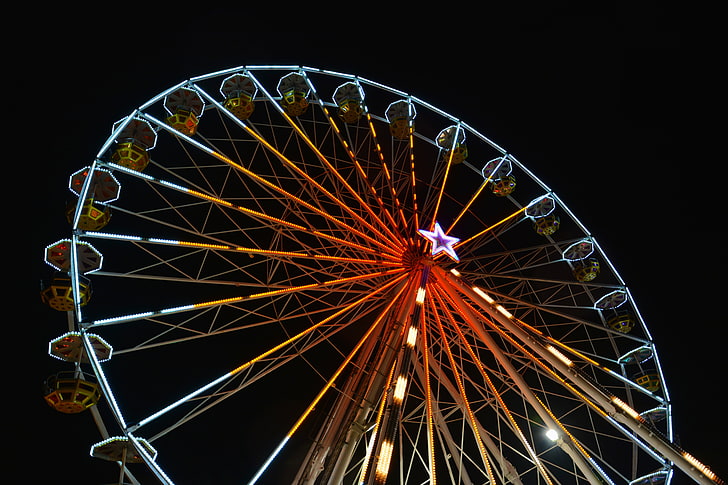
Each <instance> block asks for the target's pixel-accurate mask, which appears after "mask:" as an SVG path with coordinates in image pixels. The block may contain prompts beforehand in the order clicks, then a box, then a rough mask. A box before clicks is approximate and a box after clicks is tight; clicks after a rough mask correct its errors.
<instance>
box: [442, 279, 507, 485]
mask: <svg viewBox="0 0 728 485" xmlns="http://www.w3.org/2000/svg"><path fill="white" fill-rule="evenodd" d="M440 298H441V297H440V295H439V292H438V295H437V299H438V301H439V302H440V306H444V304H443V302H442V300H441V299H440ZM429 301H430V306H431V307H432V308H433V309H434V308H435V303H434V299H433V296H432V294H430V295H429ZM432 313H433V314H434V315H435V322H436V323H437V327H438V329H439V330H440V337H441V338H440V341H441V342H442V346H443V347H444V348H445V353H446V354H447V358H448V360H449V361H450V367H451V368H452V372H453V375H454V377H455V383H456V384H457V386H458V391H459V392H460V397H461V398H462V399H463V404H464V405H465V411H466V414H467V416H468V421H469V422H470V427H471V429H472V430H473V434H474V435H475V441H476V442H477V443H478V449H479V450H480V456H481V458H482V459H483V464H484V465H485V469H486V473H487V474H488V478H489V479H490V481H491V483H494V484H495V483H497V482H496V480H495V476H494V474H493V468H492V466H491V463H490V459H489V458H488V452H487V451H486V449H485V444H484V443H483V439H482V438H481V436H480V430H479V429H478V425H477V420H476V419H475V413H473V410H472V408H471V406H470V401H469V400H468V396H467V394H466V392H465V386H464V384H463V381H462V378H461V377H460V373H459V372H458V366H457V363H456V362H455V357H454V356H453V354H452V349H451V348H450V343H449V342H448V339H447V335H446V334H445V328H444V327H443V325H442V321H441V320H440V314H439V313H438V311H437V310H433V312H432ZM447 315H448V316H449V317H450V324H451V325H452V326H453V327H455V326H457V325H456V323H455V322H454V321H452V314H451V313H449V312H448V313H447Z"/></svg>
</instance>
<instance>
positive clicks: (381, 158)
mask: <svg viewBox="0 0 728 485" xmlns="http://www.w3.org/2000/svg"><path fill="white" fill-rule="evenodd" d="M364 116H366V119H367V123H369V131H370V132H371V133H372V137H373V138H374V140H375V144H374V145H375V147H376V150H377V154H378V155H379V163H380V164H381V166H382V170H383V171H384V176H385V178H386V180H387V186H388V187H389V190H390V192H391V194H392V200H393V201H394V205H395V208H394V209H395V212H397V213H398V214H399V217H400V219H402V225H403V227H404V228H405V229H406V228H407V219H406V218H405V216H404V209H403V208H402V205H401V204H400V201H399V197H397V191H396V190H395V188H394V184H392V177H391V174H390V173H389V169H388V168H387V163H386V161H385V160H384V154H383V153H382V147H381V145H380V144H379V141H378V140H377V132H376V130H375V129H374V121H373V120H372V116H371V114H370V113H369V109H368V108H367V107H366V106H364ZM380 203H381V202H380ZM387 214H389V211H387ZM389 217H390V219H391V215H390V216H389ZM392 222H394V221H392ZM415 227H417V226H415Z"/></svg>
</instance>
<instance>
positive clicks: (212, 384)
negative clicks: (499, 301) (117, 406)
mask: <svg viewBox="0 0 728 485" xmlns="http://www.w3.org/2000/svg"><path fill="white" fill-rule="evenodd" d="M405 277H406V275H400V276H399V277H397V278H394V279H392V280H391V281H389V282H387V283H385V284H383V285H380V286H379V287H378V288H377V289H376V290H374V291H372V292H371V293H368V294H366V295H364V296H363V297H361V298H359V299H357V300H355V301H353V302H351V303H350V304H348V305H346V306H345V307H344V308H342V309H340V310H338V311H337V312H335V313H333V314H331V315H329V316H328V317H326V318H323V319H322V320H320V321H318V322H317V323H315V324H313V325H311V326H310V327H308V328H306V329H304V330H302V331H301V332H299V333H297V334H296V335H293V336H292V337H290V338H288V339H286V340H284V341H283V342H281V343H279V344H277V345H275V346H273V347H271V348H270V349H268V350H266V351H265V352H263V353H261V354H259V355H258V356H256V357H254V358H253V359H251V360H249V361H247V362H245V363H244V364H242V365H240V366H238V367H236V368H234V369H232V370H231V371H230V372H227V373H226V374H223V375H221V376H220V377H218V378H217V379H214V380H212V381H210V382H209V383H207V384H205V385H204V386H202V387H200V388H198V389H197V390H195V391H193V392H191V393H189V394H187V395H186V396H184V397H182V398H181V399H179V400H177V401H175V402H173V403H172V404H170V405H168V406H166V407H165V408H163V409H161V410H159V411H157V412H156V413H153V414H151V415H150V416H148V417H147V418H144V419H142V420H141V421H139V422H138V423H137V424H136V425H134V426H130V427H129V430H130V431H136V430H137V429H139V428H140V427H142V426H144V425H146V424H149V423H150V422H152V421H154V420H155V419H157V418H159V417H160V416H163V415H164V414H166V413H168V412H170V411H172V410H173V409H175V408H177V407H178V406H181V405H182V404H184V403H186V402H188V401H189V400H191V399H193V398H195V397H197V396H199V395H200V394H202V393H204V392H206V391H207V390H209V389H211V388H212V387H215V386H217V385H218V384H220V383H222V382H224V381H226V380H228V379H230V378H232V377H234V376H235V375H237V374H240V373H241V372H243V371H244V370H246V369H248V368H250V367H251V366H252V365H253V364H255V363H256V362H259V361H261V360H263V359H265V358H267V357H269V356H271V355H272V354H274V353H276V352H278V351H279V350H281V349H283V348H285V347H286V346H288V345H290V344H292V343H294V342H296V341H298V340H300V339H301V338H303V337H305V336H306V335H309V334H310V333H311V332H313V331H314V330H316V329H318V328H320V327H321V326H323V325H326V324H327V323H329V322H331V321H332V320H334V319H335V318H338V317H340V316H341V315H343V314H345V313H346V312H348V311H350V310H352V309H353V308H355V307H357V306H358V305H360V304H362V303H364V302H365V301H367V300H368V299H370V298H373V297H374V296H375V295H377V294H378V293H382V292H384V291H385V290H387V289H389V288H391V287H392V286H394V285H395V284H397V283H398V282H400V281H402V280H403V279H404V278H405Z"/></svg>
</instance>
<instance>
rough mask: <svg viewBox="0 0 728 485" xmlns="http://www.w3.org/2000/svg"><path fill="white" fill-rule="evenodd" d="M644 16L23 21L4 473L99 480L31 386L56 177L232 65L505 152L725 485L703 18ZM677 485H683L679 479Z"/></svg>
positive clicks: (211, 13)
mask: <svg viewBox="0 0 728 485" xmlns="http://www.w3.org/2000/svg"><path fill="white" fill-rule="evenodd" d="M643 4H645V5H646V6H644V7H641V8H639V9H634V8H627V7H624V8H623V7H616V6H611V7H603V8H602V9H599V10H598V9H596V8H590V9H586V10H584V9H580V8H575V7H573V6H570V5H568V4H567V3H561V2H549V7H539V8H531V9H527V8H525V7H524V8H523V9H516V8H514V9H512V11H506V10H505V9H492V8H490V7H482V9H479V10H477V11H470V10H469V9H461V10H454V11H448V12H425V13H424V15H423V18H422V19H418V18H416V17H417V14H414V13H413V12H407V11H405V10H401V11H390V10H388V8H387V7H385V6H381V7H378V10H376V9H374V8H373V7H372V6H367V7H364V6H363V5H362V6H359V7H351V8H347V9H341V10H337V9H334V8H332V7H325V8H321V9H319V10H318V11H316V10H315V9H312V8H311V7H310V6H304V4H301V7H295V6H291V7H289V8H284V7H283V6H280V7H278V6H275V7H271V9H270V10H268V11H263V10H262V9H258V8H257V7H250V6H247V5H242V4H241V5H239V6H236V7H230V8H229V9H228V8H225V9H222V8H220V9H213V10H206V11H197V10H195V9H191V10H184V11H183V9H180V11H178V12H176V13H155V14H152V15H148V14H145V13H144V12H141V11H134V10H133V9H130V10H129V11H125V12H119V11H117V12H115V13H110V14H108V15H103V16H102V15H96V16H93V18H91V19H84V20H83V22H81V21H78V20H75V21H74V20H70V19H72V18H76V17H78V18H80V16H77V15H73V12H69V11H67V10H66V11H63V12H57V14H58V16H57V17H55V16H54V13H53V12H51V13H48V14H47V18H45V19H44V20H41V21H34V22H30V21H29V22H28V28H27V30H26V31H25V34H24V35H23V36H22V37H21V38H16V39H11V40H10V41H11V42H15V43H16V45H19V46H22V48H20V49H17V48H16V50H15V53H14V54H13V55H14V56H17V58H16V59H17V60H16V61H14V65H15V66H16V69H15V70H14V72H8V73H6V75H5V83H6V85H7V86H8V89H6V90H5V92H6V96H10V97H11V100H10V101H11V103H10V104H11V108H12V110H16V109H17V110H18V115H19V116H20V117H21V118H20V119H21V120H23V123H22V124H21V125H20V126H18V125H14V126H13V128H12V129H11V131H8V130H7V129H6V131H5V136H6V148H8V147H12V146H15V142H13V141H10V140H11V139H12V137H13V136H15V134H17V133H18V132H20V134H21V139H27V141H25V142H24V143H25V145H24V148H23V150H22V152H21V153H20V156H19V158H13V157H7V156H6V157H5V163H13V164H14V165H15V166H16V167H17V169H19V176H18V177H16V178H15V180H16V182H17V181H26V183H25V184H23V186H24V187H25V188H24V189H21V190H20V192H22V193H23V194H24V197H23V198H22V199H21V200H18V199H17V198H15V199H14V204H13V205H12V207H14V208H15V211H17V212H18V213H24V214H26V215H25V216H21V217H22V218H21V220H22V223H23V224H24V225H26V226H27V227H28V228H29V229H30V234H31V238H30V240H29V241H28V239H27V237H26V239H25V243H24V244H23V249H24V250H25V251H24V254H25V255H26V258H27V260H26V261H27V262H26V263H25V264H26V265H27V266H28V267H29V268H30V271H25V272H24V274H30V278H24V284H23V285H22V301H26V302H28V303H27V308H29V309H30V311H29V313H30V318H23V319H21V321H20V322H17V325H14V326H12V327H11V326H10V325H12V324H11V321H10V320H9V319H8V321H6V325H8V327H7V328H19V327H20V328H22V327H26V328H27V327H30V328H31V329H32V330H31V335H32V338H31V339H30V347H31V350H30V352H28V351H27V347H28V346H27V345H26V343H27V340H26V339H24V338H20V335H25V332H21V333H20V334H14V335H13V338H14V341H15V342H17V345H18V347H21V346H22V348H23V351H22V352H19V353H18V354H17V355H18V357H15V358H14V359H12V361H10V360H9V361H8V363H10V362H12V363H14V364H18V363H20V367H21V368H22V369H23V370H24V372H22V373H21V376H22V379H23V382H24V386H23V389H24V391H23V393H22V394H21V395H20V396H19V399H20V402H21V407H22V409H23V413H27V417H26V419H25V420H22V419H18V418H16V417H15V415H14V414H6V420H8V421H11V430H12V436H11V439H12V440H13V441H14V440H16V439H17V440H19V441H18V443H19V444H18V445H16V446H13V452H12V453H13V454H16V453H17V455H18V458H17V459H16V458H15V457H14V456H13V457H12V461H13V462H16V463H20V464H21V467H20V468H21V469H22V470H23V473H24V474H26V475H27V474H29V476H27V478H25V479H24V480H20V482H22V483H41V482H42V483H53V479H54V477H64V480H68V481H63V482H57V483H77V484H79V485H83V484H92V483H94V484H98V483H100V481H101V480H102V479H101V478H99V477H98V476H94V472H93V471H94V470H96V469H97V468H98V467H99V466H102V467H103V468H104V470H107V469H108V468H107V467H108V464H105V463H99V462H97V461H96V460H94V459H92V458H90V457H88V450H89V447H90V446H91V444H93V443H95V442H96V441H98V440H99V437H98V434H97V432H96V430H95V427H94V426H93V424H92V422H91V419H90V416H89V415H87V414H84V415H80V416H64V415H60V414H58V413H56V412H55V411H53V410H51V409H50V408H48V407H47V406H46V404H45V403H44V401H43V399H42V395H41V383H42V380H43V379H44V378H45V377H47V375H49V374H50V373H52V372H54V369H57V367H56V363H55V362H53V361H52V359H51V358H50V357H48V356H47V353H46V345H47V342H48V340H50V339H52V338H54V337H56V336H57V335H60V334H61V333H63V331H64V329H65V325H66V322H65V317H64V316H63V315H62V314H59V313H57V312H54V311H53V310H50V309H48V308H46V307H44V306H43V305H42V304H41V303H40V300H39V298H38V297H37V291H38V289H39V281H40V280H41V279H42V278H46V277H47V275H48V271H47V269H48V267H47V266H46V265H45V264H44V263H43V261H42V255H43V249H44V248H45V246H46V245H47V244H49V243H52V242H54V241H56V240H58V239H61V238H63V237H67V235H68V234H69V232H68V226H67V224H66V222H65V220H64V217H63V208H64V205H65V202H66V199H67V196H68V194H67V188H66V182H67V178H68V176H69V175H70V174H71V173H73V172H75V171H76V170H77V169H79V168H81V167H83V166H85V165H87V164H89V163H90V162H91V160H92V158H93V156H94V155H95V154H96V152H97V151H98V148H99V147H100V145H101V143H103V141H104V140H105V139H106V137H107V136H108V134H109V133H110V130H111V126H112V124H113V123H114V122H115V121H117V120H118V119H120V118H122V117H124V116H126V115H127V114H128V113H129V112H130V111H131V110H132V109H134V108H135V107H137V106H139V105H140V104H142V103H143V102H145V101H146V100H148V99H149V98H151V97H152V96H154V95H155V94H157V93H159V92H160V91H162V90H163V89H165V88H167V87H169V86H170V85H172V84H176V83H178V82H180V81H181V80H184V79H186V78H189V77H193V76H196V75H200V74H205V73H208V72H212V71H218V70H221V69H226V68H231V67H236V66H242V65H246V64H248V65H256V64H291V65H305V66H311V67H320V68H325V69H329V70H334V71H339V72H344V73H351V74H358V75H360V76H362V77H366V78H368V79H372V80H375V81H378V82H381V83H382V84H384V85H387V86H391V87H394V88H397V89H401V90H403V91H406V92H408V93H410V94H412V95H414V96H417V97H419V98H420V99H423V100H426V101H428V102H429V103H431V104H432V105H434V106H436V107H438V108H441V109H442V110H444V111H446V112H448V113H451V114H453V115H455V116H458V117H460V118H461V119H462V120H464V121H466V122H467V123H468V124H470V125H471V126H473V127H474V128H475V129H476V130H478V131H480V132H481V133H483V134H485V135H486V136H488V137H489V138H490V139H492V140H494V141H495V142H496V143H498V144H499V145H500V146H502V147H505V148H506V149H508V150H509V151H510V152H511V153H513V154H514V155H515V156H516V158H518V159H519V160H520V161H521V162H522V163H524V164H525V165H526V166H527V167H528V168H529V169H531V171H533V172H534V173H535V174H536V175H537V176H538V177H539V178H540V179H542V180H543V181H544V182H545V183H546V184H547V185H549V186H550V187H551V188H553V189H554V191H555V192H556V193H557V194H558V195H559V197H560V198H561V199H562V200H564V201H565V203H566V204H568V206H569V207H570V208H571V209H572V210H574V211H575V213H576V215H577V217H578V218H579V219H580V220H581V221H582V222H584V224H585V225H586V226H587V227H588V228H590V230H591V231H592V232H593V233H594V235H595V237H596V239H597V240H598V241H599V243H600V244H601V246H602V248H603V249H604V250H605V252H606V253H607V255H608V256H609V258H610V259H611V261H612V262H613V263H614V264H615V266H616V268H617V270H618V272H619V273H620V274H621V276H622V277H623V278H624V280H625V281H626V282H627V285H628V286H629V287H630V290H631V292H632V295H633V296H634V297H635V299H636V301H637V305H638V307H639V308H640V310H641V313H642V316H643V317H644V319H645V321H646V322H647V325H648V327H649V329H650V331H651V332H652V335H653V337H654V340H655V342H656V346H657V350H658V352H659V353H660V356H661V362H662V367H663V370H664V372H665V375H666V378H667V381H668V382H667V385H668V389H669V391H670V393H671V397H672V404H673V413H674V426H675V430H676V434H677V436H678V439H679V443H680V444H681V446H682V447H683V448H685V449H686V450H687V451H689V452H690V453H692V454H693V455H695V456H696V457H698V458H699V459H701V460H702V461H704V462H705V463H706V464H708V465H709V466H710V467H711V468H712V469H713V470H714V471H715V472H717V473H718V474H719V475H720V476H722V477H723V478H724V479H725V478H728V468H727V467H726V464H725V460H724V457H725V455H726V451H728V448H727V447H726V445H725V439H724V436H725V434H726V431H728V430H727V429H726V421H725V418H724V414H725V401H724V399H721V398H720V396H721V394H722V392H723V389H722V388H723V387H724V385H725V376H724V371H725V369H726V366H725V363H724V360H723V359H722V358H721V357H722V356H721V355H720V354H721V353H722V351H723V349H724V345H725V344H724V342H725V337H726V335H727V333H728V332H727V331H726V327H727V326H728V320H727V319H726V316H725V312H724V311H723V306H724V298H725V296H724V295H725V290H726V284H725V280H724V275H725V273H726V270H727V269H728V268H726V264H725V256H724V251H725V240H724V236H723V235H722V228H723V226H724V225H725V215H724V213H725V211H724V210H722V209H721V203H722V202H721V201H722V200H723V197H722V195H723V192H722V190H723V184H722V180H721V179H720V177H721V175H720V173H721V172H720V170H721V168H722V164H723V163H724V160H723V159H724V157H723V156H721V155H717V154H716V153H715V152H711V151H710V150H709V148H708V147H707V143H706V142H707V141H708V135H707V134H706V133H705V132H704V131H702V129H701V128H699V122H700V121H701V119H702V116H703V111H702V110H703V109H705V108H706V101H707V100H709V99H710V98H711V91H710V87H709V86H710V84H708V83H702V82H701V80H702V79H707V78H709V77H710V73H709V72H708V70H707V68H706V67H705V65H704V64H702V63H701V61H700V60H699V57H698V55H697V53H698V52H700V53H702V52H704V50H703V49H702V47H701V46H696V45H695V43H694V42H693V41H692V40H691V38H690V34H689V30H688V29H687V28H686V26H687V25H688V24H689V25H693V23H694V21H695V20H696V19H698V18H699V15H698V14H697V13H691V12H687V13H686V12H681V11H676V10H670V9H668V8H667V7H663V6H662V5H661V4H660V3H658V2H643ZM705 15H710V13H705ZM67 17H68V18H67ZM30 18H31V17H30V16H28V17H27V19H28V20H30ZM38 38H40V39H41V40H42V41H41V42H40V43H38V44H36V43H33V42H30V39H35V40H37V39H38ZM18 89H20V90H21V92H22V93H23V95H22V96H17V97H16V96H15V95H14V94H13V93H15V92H17V91H18ZM15 157H18V156H17V155H16V156H15ZM33 167H36V168H33ZM28 180H30V181H32V182H31V184H27V181H28ZM6 182H7V180H6ZM16 185H17V184H13V185H12V186H13V187H16ZM28 200H30V202H31V204H32V208H33V217H32V218H31V217H28V216H27V213H26V211H25V208H24V206H25V203H26V202H27V201H28ZM11 254H12V253H11ZM26 269H27V268H26ZM11 294H16V291H13V293H11ZM22 314H23V315H26V314H27V313H26V312H22ZM6 335H7V334H6ZM11 335H12V334H11ZM20 342H23V344H21V343H20ZM29 356H30V357H29ZM29 358H30V363H29V364H28V359H29ZM25 369H31V372H30V373H29V374H30V375H29V376H28V375H26V374H28V373H27V372H25ZM8 372H13V371H11V370H10V369H8ZM9 382H13V381H12V380H11V381H9ZM5 391H6V392H12V389H9V388H6V389H5ZM14 399H18V396H15V398H14ZM15 423H18V424H15ZM20 423H23V424H22V425H21V424H20ZM7 459H8V457H6V460H7ZM74 468H75V471H73V472H71V471H69V470H72V469H74ZM61 470H63V471H61ZM71 476H73V477H74V478H73V480H71V479H70V477H71ZM108 476H109V475H108V473H106V474H105V475H104V477H108ZM105 479H106V480H108V478H105ZM673 483H674V484H676V485H682V484H683V483H689V482H688V481H687V479H685V478H684V477H682V476H676V478H675V479H674V480H673Z"/></svg>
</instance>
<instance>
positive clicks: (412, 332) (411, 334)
mask: <svg viewBox="0 0 728 485" xmlns="http://www.w3.org/2000/svg"><path fill="white" fill-rule="evenodd" d="M415 342H417V329H416V328H415V327H410V328H409V330H408V331H407V345H409V346H410V347H414V346H415Z"/></svg>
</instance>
